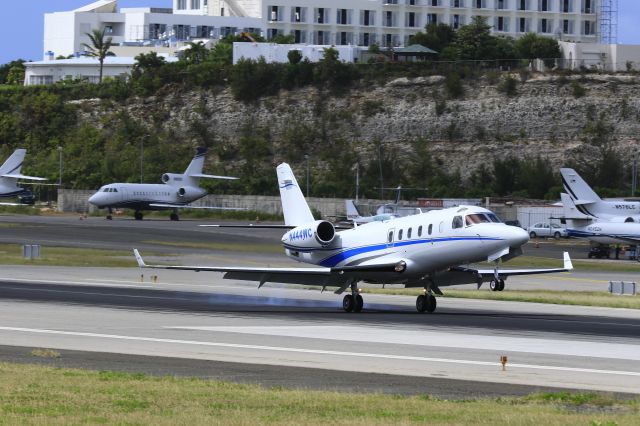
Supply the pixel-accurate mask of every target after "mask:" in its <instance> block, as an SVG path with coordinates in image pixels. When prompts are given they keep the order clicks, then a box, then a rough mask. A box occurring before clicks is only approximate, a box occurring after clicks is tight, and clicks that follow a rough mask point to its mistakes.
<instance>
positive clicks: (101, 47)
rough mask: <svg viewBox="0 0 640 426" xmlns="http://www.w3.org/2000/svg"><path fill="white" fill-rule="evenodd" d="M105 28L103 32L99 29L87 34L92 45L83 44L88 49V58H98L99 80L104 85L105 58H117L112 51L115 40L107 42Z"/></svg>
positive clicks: (108, 39) (109, 39)
mask: <svg viewBox="0 0 640 426" xmlns="http://www.w3.org/2000/svg"><path fill="white" fill-rule="evenodd" d="M104 32H105V28H103V29H102V31H100V30H98V29H93V30H91V32H90V33H86V35H87V37H89V40H91V45H88V44H87V43H82V46H83V47H84V48H85V49H87V56H91V57H94V58H98V61H100V78H99V79H98V82H99V83H102V68H103V66H104V58H106V57H107V56H115V54H114V53H113V52H111V51H110V50H109V49H111V46H113V39H112V38H111V37H109V38H107V39H106V40H105V38H104Z"/></svg>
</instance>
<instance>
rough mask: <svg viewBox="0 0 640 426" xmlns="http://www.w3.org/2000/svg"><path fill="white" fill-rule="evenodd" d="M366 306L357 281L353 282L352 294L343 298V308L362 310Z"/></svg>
mask: <svg viewBox="0 0 640 426" xmlns="http://www.w3.org/2000/svg"><path fill="white" fill-rule="evenodd" d="M363 306H364V299H362V296H361V295H360V292H359V291H358V287H357V285H356V283H353V284H351V294H347V295H346V296H344V298H343V299H342V309H344V310H345V311H347V312H361V311H362V307H363Z"/></svg>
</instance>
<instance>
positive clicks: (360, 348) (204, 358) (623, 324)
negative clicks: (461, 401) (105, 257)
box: [0, 216, 640, 398]
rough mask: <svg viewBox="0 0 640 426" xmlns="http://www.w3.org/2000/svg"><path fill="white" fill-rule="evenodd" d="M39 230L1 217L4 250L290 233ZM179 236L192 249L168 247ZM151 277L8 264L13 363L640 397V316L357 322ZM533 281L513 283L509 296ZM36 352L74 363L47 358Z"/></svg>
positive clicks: (534, 307) (290, 381)
mask: <svg viewBox="0 0 640 426" xmlns="http://www.w3.org/2000/svg"><path fill="white" fill-rule="evenodd" d="M31 219H32V218H31V217H29V218H26V217H6V216H5V217H1V218H0V229H1V230H2V232H1V233H0V235H1V237H0V241H4V242H14V243H20V242H34V243H41V244H43V245H47V244H51V245H54V244H55V245H62V246H65V245H69V246H75V247H78V246H87V247H102V248H117V249H123V248H129V247H126V246H127V245H131V246H137V247H141V248H143V249H148V250H153V251H155V252H160V253H162V252H163V250H167V253H175V252H176V249H177V248H179V244H186V245H191V246H195V245H197V244H201V243H206V242H210V241H211V240H212V239H213V240H215V241H226V242H228V243H234V244H236V243H238V242H242V243H243V244H247V245H251V246H253V247H255V246H256V245H258V246H260V245H265V246H269V245H272V244H273V242H272V241H273V240H274V237H275V241H277V240H278V239H279V234H280V233H279V232H277V231H276V232H275V234H276V235H270V234H269V232H271V231H267V232H264V233H261V232H258V230H254V232H253V233H252V234H251V235H249V234H245V233H243V232H239V231H238V230H212V229H211V228H198V227H196V226H195V225H196V224H198V223H200V222H197V221H181V222H177V223H176V222H169V221H164V220H162V221H147V220H145V221H142V222H136V221H133V220H127V219H119V220H115V221H113V222H108V221H105V220H103V219H99V218H89V220H79V219H78V218H71V217H54V218H48V217H35V219H34V220H31ZM3 223H4V224H3ZM271 233H272V234H273V232H271ZM30 239H31V240H30ZM167 240H169V241H172V242H175V243H179V244H178V245H176V246H158V245H157V244H155V243H154V242H155V241H167ZM184 251H185V253H189V254H190V255H191V254H192V253H194V252H195V253H200V255H202V256H203V257H208V258H213V260H212V261H214V262H215V261H216V260H217V261H220V260H224V261H231V260H233V261H235V262H245V263H250V262H253V261H255V260H252V257H253V256H252V255H251V254H247V253H245V252H242V253H237V252H236V253H234V252H233V251H229V250H227V251H226V252H225V251H224V250H220V251H216V250H213V251H212V250H207V249H206V248H193V247H184ZM561 251H562V250H559V252H561ZM212 252H213V253H212ZM198 256H199V255H198ZM259 256H260V259H259V260H260V261H264V260H265V259H266V260H267V261H268V262H271V261H274V262H277V261H282V260H281V256H278V255H276V254H265V253H262V254H260V255H259ZM558 257H559V256H558ZM278 259H280V260H278ZM283 262H284V261H283ZM143 272H144V274H141V271H140V270H139V269H137V268H61V267H34V266H5V267H3V268H2V270H1V272H0V360H7V361H14V362H28V363H49V364H52V365H61V366H72V367H82V368H94V369H114V370H120V371H140V372H145V373H149V374H159V375H177V376H200V377H211V378H217V379H223V380H231V381H238V382H246V383H260V384H263V385H265V386H287V387H289V386H292V387H299V388H309V389H330V390H344V391H363V392H366V391H377V392H386V393H398V394H432V395H437V396H441V397H446V398H471V397H480V396H497V395H521V394H525V393H530V392H534V391H539V390H553V389H556V390H557V389H581V390H596V391H607V392H616V393H620V394H640V363H639V362H638V361H640V314H639V313H638V312H637V311H633V310H624V309H607V308H588V307H576V306H552V305H539V304H526V303H516V302H503V301H481V300H458V299H439V305H438V311H437V312H436V314H433V315H420V314H417V313H416V312H415V308H414V300H415V299H414V298H412V297H404V296H390V295H366V296H365V311H364V312H363V313H361V314H348V313H345V312H343V311H342V310H341V308H340V305H341V298H340V297H339V296H336V295H334V294H332V293H330V292H325V293H320V292H318V291H311V290H301V289H292V288H288V287H281V286H271V287H269V288H267V287H266V286H265V287H263V289H261V290H257V289H256V288H255V286H253V285H248V284H247V283H244V282H236V281H228V280H223V279H222V278H221V275H220V274H216V273H211V274H208V273H195V272H181V271H160V272H157V273H156V271H149V270H147V271H143ZM151 274H156V279H155V280H153V281H151ZM141 275H142V282H141ZM623 275H624V274H623ZM536 279H538V278H536ZM547 280H548V285H549V286H551V287H554V288H563V287H567V288H569V287H570V288H571V289H574V290H575V289H582V288H583V286H587V287H589V286H592V287H593V288H598V289H603V286H604V283H605V282H606V278H605V276H604V275H600V276H599V275H598V274H597V273H589V274H585V275H583V276H580V275H578V276H574V275H572V276H569V275H567V274H559V275H553V276H548V278H547ZM583 282H584V283H583ZM541 284H544V283H541ZM527 285H532V282H531V281H518V280H514V281H513V282H512V281H511V280H510V281H509V283H508V288H510V286H514V287H518V286H527ZM445 291H446V290H445ZM35 347H37V348H53V349H56V350H59V351H60V352H61V357H60V358H56V359H42V358H34V357H33V356H32V355H31V354H30V348H35ZM501 355H507V356H508V360H509V361H508V362H507V366H506V370H505V371H503V370H502V368H501V365H500V363H499V359H500V356H501ZM381 373H384V374H381Z"/></svg>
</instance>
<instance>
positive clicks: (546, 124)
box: [0, 73, 640, 198]
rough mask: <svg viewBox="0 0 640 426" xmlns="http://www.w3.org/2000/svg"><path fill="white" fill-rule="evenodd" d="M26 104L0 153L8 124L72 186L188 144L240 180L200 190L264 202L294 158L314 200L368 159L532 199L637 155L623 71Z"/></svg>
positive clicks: (609, 176)
mask: <svg viewBox="0 0 640 426" xmlns="http://www.w3.org/2000/svg"><path fill="white" fill-rule="evenodd" d="M1 95H2V93H1V92H0V96H1ZM29 97H30V98H31V99H30V100H29V101H28V102H27V101H24V100H23V101H22V104H20V105H18V104H16V105H14V106H11V107H10V106H7V105H6V104H5V108H4V112H3V113H2V121H0V138H2V139H1V140H2V141H3V148H2V154H3V155H8V152H10V148H11V149H12V148H13V147H14V146H15V143H16V141H15V137H16V135H10V134H9V132H10V131H11V129H16V131H17V133H18V134H20V135H22V136H23V137H24V138H23V139H22V141H23V142H24V143H25V144H26V145H27V148H29V149H30V150H31V151H32V152H34V153H35V154H34V155H33V156H32V157H31V158H30V159H29V165H32V166H33V169H30V171H35V172H39V173H44V174H45V175H48V176H50V177H51V178H54V174H56V173H57V165H58V164H57V158H58V157H57V154H58V153H57V150H56V149H55V148H56V147H57V146H58V145H61V146H63V147H64V156H65V163H66V164H68V166H67V167H66V168H65V172H64V181H65V182H67V184H68V186H73V187H76V188H92V187H96V186H98V185H100V184H101V183H102V182H105V181H113V180H125V181H126V180H133V181H135V180H137V179H139V173H140V172H139V152H140V144H141V143H144V152H145V178H146V180H149V181H154V180H156V179H159V176H160V174H161V173H162V172H164V171H179V170H181V169H183V168H184V166H185V165H186V164H187V162H188V158H189V157H190V155H191V153H192V150H193V148H194V147H195V146H198V145H204V146H208V147H209V148H210V150H211V151H210V152H211V154H212V155H209V158H208V162H207V163H208V164H207V168H208V170H209V171H210V172H216V173H227V174H232V175H237V176H239V177H241V178H242V180H241V182H239V183H237V184H214V185H215V186H214V187H212V190H215V191H218V192H234V193H263V194H273V193H275V192H276V190H277V188H276V187H275V185H273V175H274V171H273V167H274V165H275V164H277V163H278V162H280V161H288V162H290V163H291V164H292V165H293V167H294V169H295V170H298V176H299V178H298V179H299V181H300V182H302V181H303V180H304V171H305V167H306V164H305V154H308V155H309V164H310V168H311V174H312V178H311V181H312V183H313V186H312V188H313V190H312V195H318V196H350V195H353V194H354V187H355V169H354V165H355V163H356V162H359V163H360V164H361V166H360V173H361V178H362V182H361V188H364V189H365V190H366V192H367V195H369V196H375V195H376V194H377V191H376V190H374V189H373V188H374V187H376V186H380V165H382V170H383V184H384V185H385V186H396V185H398V184H403V185H405V186H419V187H427V188H429V195H437V196H462V195H466V196H484V195H505V194H509V193H523V191H524V192H528V193H527V194H524V195H529V196H532V197H537V198H540V197H543V196H545V195H546V194H547V193H548V192H549V191H552V192H553V191H555V193H557V189H558V188H551V187H552V186H558V185H559V179H558V178H557V177H556V176H554V174H557V169H558V168H559V167H561V166H565V165H571V166H574V167H577V168H579V169H580V170H581V171H582V172H583V173H584V174H585V175H586V176H587V178H590V179H591V180H592V181H594V182H595V184H596V186H600V187H609V188H611V190H610V191H608V192H609V193H614V192H615V191H616V190H624V187H623V185H624V184H626V182H629V181H630V178H629V177H628V176H629V173H630V162H631V161H632V157H633V153H635V152H636V151H637V150H638V148H640V146H639V144H638V142H637V136H636V135H638V134H639V130H640V120H639V119H640V80H639V77H637V76H635V75H603V74H584V75H580V74H575V75H542V74H533V75H517V74H514V75H513V76H511V77H510V76H509V75H508V74H504V75H500V74H497V73H487V74H485V75H484V76H483V77H480V78H467V79H466V80H462V81H461V82H459V81H458V82H456V81H454V82H451V81H450V80H449V79H445V78H444V77H439V76H432V77H418V78H414V79H411V78H396V79H393V80H391V81H387V82H385V83H382V84H364V83H359V84H357V85H356V86H354V87H353V88H352V89H350V90H349V89H344V90H343V91H342V92H341V93H338V94H336V93H332V94H330V93H328V92H326V91H320V90H318V89H317V88H315V87H313V86H309V87H306V88H301V89H297V90H292V91H280V92H279V94H278V95H277V96H266V97H262V98H260V99H259V100H257V101H255V102H249V103H243V102H240V101H237V100H235V99H234V97H233V96H232V93H231V90H230V89H229V88H224V87H223V88H216V89H208V90H197V91H196V90H192V91H185V90H184V89H182V88H181V87H179V86H176V87H172V86H167V87H164V88H163V89H162V90H161V91H160V92H158V93H157V94H156V95H155V96H150V97H134V98H129V99H126V100H124V101H115V100H113V99H105V100H100V99H80V100H73V101H64V100H62V99H61V98H60V97H59V96H58V95H56V94H54V93H49V92H46V91H42V92H38V93H37V94H29ZM0 99H1V97H0ZM34 105H35V106H34ZM41 110H42V111H41ZM7 111H11V114H9V113H7ZM58 115H61V117H58ZM53 118H55V120H54V122H51V120H52V119H53ZM25 125H26V126H27V127H25ZM18 143H19V142H18ZM538 157H540V158H539V159H538ZM379 160H381V161H379ZM380 163H381V164H380ZM34 169H35V170H34ZM55 178H56V179H57V176H55Z"/></svg>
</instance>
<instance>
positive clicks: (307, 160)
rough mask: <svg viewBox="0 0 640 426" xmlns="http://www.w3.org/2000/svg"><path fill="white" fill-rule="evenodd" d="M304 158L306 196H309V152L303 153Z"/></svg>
mask: <svg viewBox="0 0 640 426" xmlns="http://www.w3.org/2000/svg"><path fill="white" fill-rule="evenodd" d="M304 159H305V161H306V162H307V198H309V154H305V155H304Z"/></svg>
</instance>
